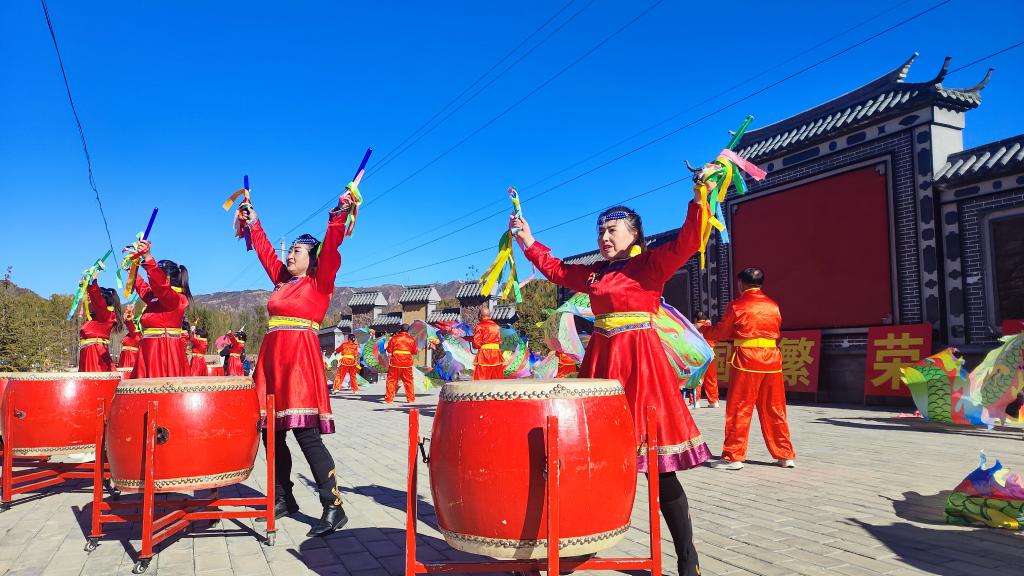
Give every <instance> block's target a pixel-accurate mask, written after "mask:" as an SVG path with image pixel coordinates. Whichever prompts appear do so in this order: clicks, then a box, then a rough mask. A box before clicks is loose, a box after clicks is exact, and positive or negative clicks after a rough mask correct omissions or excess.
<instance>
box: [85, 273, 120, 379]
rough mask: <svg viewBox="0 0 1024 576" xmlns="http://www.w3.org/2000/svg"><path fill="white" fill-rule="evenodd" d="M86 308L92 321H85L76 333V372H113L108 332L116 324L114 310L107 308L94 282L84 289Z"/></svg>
mask: <svg viewBox="0 0 1024 576" xmlns="http://www.w3.org/2000/svg"><path fill="white" fill-rule="evenodd" d="M86 294H87V295H88V297H89V302H88V304H87V306H89V309H90V310H91V311H92V320H86V321H85V323H83V324H82V328H81V329H80V330H79V331H78V371H79V372H113V371H114V359H113V358H111V357H110V331H111V330H112V329H113V328H114V324H116V323H117V316H116V315H115V314H114V309H113V308H112V307H111V308H107V301H106V299H105V298H103V292H101V291H100V286H99V284H97V283H96V281H95V280H93V281H92V283H91V284H89V286H88V287H86Z"/></svg>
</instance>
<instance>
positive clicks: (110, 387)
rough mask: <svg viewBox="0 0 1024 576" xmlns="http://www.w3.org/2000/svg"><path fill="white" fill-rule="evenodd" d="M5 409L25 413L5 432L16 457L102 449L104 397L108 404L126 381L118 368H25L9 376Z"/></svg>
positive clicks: (1, 432)
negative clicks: (99, 429)
mask: <svg viewBox="0 0 1024 576" xmlns="http://www.w3.org/2000/svg"><path fill="white" fill-rule="evenodd" d="M7 378H8V379H7V390H6V391H5V393H4V399H3V405H2V407H0V414H6V413H7V408H8V406H11V407H12V408H13V409H14V410H16V411H17V413H18V414H19V415H21V416H18V417H15V418H12V420H11V421H12V424H11V426H12V428H13V429H12V430H11V431H10V433H8V431H7V430H4V429H3V428H2V426H3V423H2V419H0V435H2V436H4V437H6V438H8V439H9V441H10V445H11V446H10V447H11V449H12V450H13V453H14V455H15V456H60V455H65V454H80V453H84V452H92V451H94V450H95V449H96V414H97V412H96V409H97V408H98V402H97V399H98V398H106V400H107V403H108V404H109V403H110V399H111V398H112V397H113V396H114V388H116V387H117V385H118V383H119V382H120V381H121V375H120V374H118V373H117V372H20V373H16V374H10V375H8V377H7Z"/></svg>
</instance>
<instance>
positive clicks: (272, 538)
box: [265, 532, 277, 546]
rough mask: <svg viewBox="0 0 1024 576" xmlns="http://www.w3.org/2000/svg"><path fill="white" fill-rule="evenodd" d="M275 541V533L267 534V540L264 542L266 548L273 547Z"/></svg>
mask: <svg viewBox="0 0 1024 576" xmlns="http://www.w3.org/2000/svg"><path fill="white" fill-rule="evenodd" d="M276 541H277V532H267V540H266V542H265V543H266V545H267V546H273V545H274V543H275V542H276Z"/></svg>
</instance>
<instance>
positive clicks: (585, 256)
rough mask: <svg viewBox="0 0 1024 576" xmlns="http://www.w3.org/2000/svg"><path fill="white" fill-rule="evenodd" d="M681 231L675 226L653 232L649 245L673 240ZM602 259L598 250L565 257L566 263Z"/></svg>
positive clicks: (590, 262) (585, 262) (590, 261)
mask: <svg viewBox="0 0 1024 576" xmlns="http://www.w3.org/2000/svg"><path fill="white" fill-rule="evenodd" d="M678 233H679V228H673V229H672V230H666V231H665V232H659V233H657V234H652V235H650V236H648V237H647V247H648V248H654V247H655V246H658V245H660V244H664V243H665V241H667V240H671V239H672V238H675V237H676V234H678ZM601 260H602V258H601V254H600V253H598V251H597V250H591V251H590V252H584V253H582V254H575V255H573V256H569V257H568V258H566V259H564V260H563V262H564V263H566V264H593V263H595V262H600V261H601Z"/></svg>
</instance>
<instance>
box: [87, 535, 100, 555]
mask: <svg viewBox="0 0 1024 576" xmlns="http://www.w3.org/2000/svg"><path fill="white" fill-rule="evenodd" d="M99 547H100V541H99V540H97V539H96V538H89V540H88V541H87V542H86V543H85V551H86V552H92V551H93V550H95V549H97V548H99Z"/></svg>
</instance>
